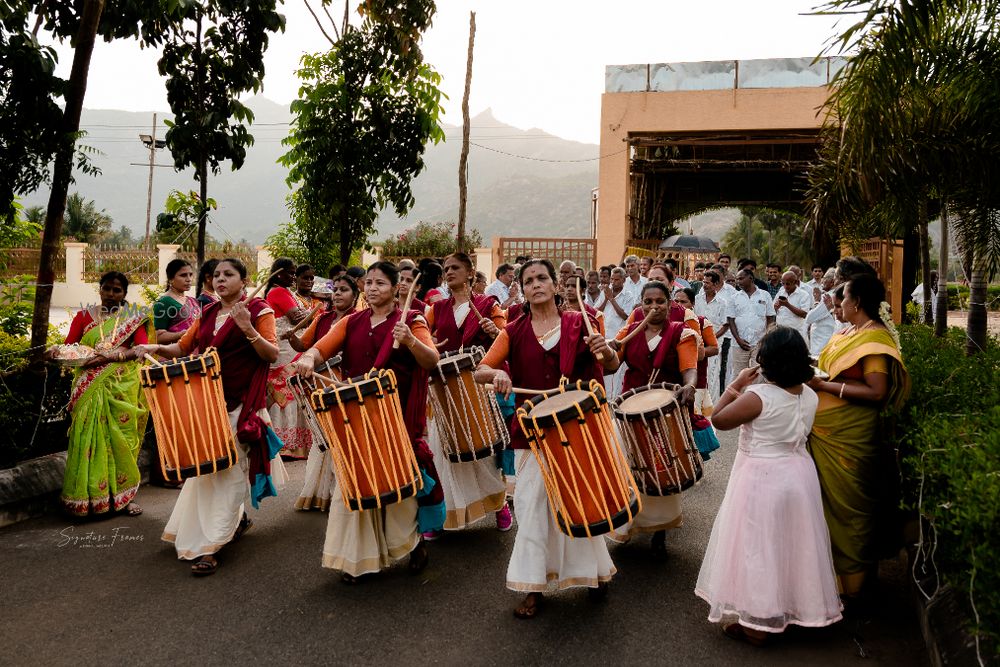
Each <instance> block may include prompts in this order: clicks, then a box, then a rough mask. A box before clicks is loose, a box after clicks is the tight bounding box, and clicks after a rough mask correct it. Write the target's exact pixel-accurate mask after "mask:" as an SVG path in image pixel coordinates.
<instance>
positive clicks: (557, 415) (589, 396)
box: [528, 389, 607, 426]
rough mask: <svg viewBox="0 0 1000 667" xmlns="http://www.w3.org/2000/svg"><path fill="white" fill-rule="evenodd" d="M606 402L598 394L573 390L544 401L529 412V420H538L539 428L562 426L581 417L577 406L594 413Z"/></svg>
mask: <svg viewBox="0 0 1000 667" xmlns="http://www.w3.org/2000/svg"><path fill="white" fill-rule="evenodd" d="M606 402H607V401H606V400H605V398H604V396H603V395H602V394H600V393H598V392H590V391H584V390H582V389H573V390H570V391H564V392H560V393H558V394H555V395H553V396H550V397H549V398H546V399H544V400H542V401H541V402H540V403H538V404H537V405H535V407H533V408H532V409H531V411H530V412H528V418H529V419H535V420H537V421H538V425H539V426H554V425H555V424H556V423H557V422H558V423H560V424H561V423H564V422H567V421H569V420H570V419H576V418H577V417H579V415H580V413H579V411H578V410H577V405H579V406H580V409H581V410H583V411H584V412H585V413H586V412H593V411H594V410H596V409H598V408H600V406H602V405H604V404H605V403H606Z"/></svg>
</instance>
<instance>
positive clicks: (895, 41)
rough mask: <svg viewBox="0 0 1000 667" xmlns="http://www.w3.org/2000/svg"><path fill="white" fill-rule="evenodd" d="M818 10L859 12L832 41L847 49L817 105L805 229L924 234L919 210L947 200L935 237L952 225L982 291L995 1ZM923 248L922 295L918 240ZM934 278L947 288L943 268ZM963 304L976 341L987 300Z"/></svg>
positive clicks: (996, 122) (995, 125)
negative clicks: (820, 140)
mask: <svg viewBox="0 0 1000 667" xmlns="http://www.w3.org/2000/svg"><path fill="white" fill-rule="evenodd" d="M822 11H827V12H836V13H840V14H845V13H846V14H851V13H854V14H858V15H860V17H861V18H860V19H859V21H858V22H857V23H855V24H853V25H851V26H850V27H849V28H848V29H847V30H845V31H844V32H843V33H842V34H841V35H840V36H839V37H838V38H837V39H835V41H834V43H833V44H832V46H833V47H839V48H840V49H842V50H853V51H856V53H855V54H854V55H853V56H852V57H851V60H850V62H849V63H848V65H847V66H846V67H845V68H844V69H843V70H841V72H840V74H839V75H838V77H837V79H836V81H835V85H834V87H833V89H832V92H831V95H830V98H829V100H828V102H827V112H828V114H829V115H828V122H827V125H826V127H825V130H824V138H825V143H824V146H823V148H822V149H821V151H820V159H819V161H818V164H817V165H816V168H815V169H814V170H813V171H812V173H811V174H810V183H811V185H810V199H811V202H812V214H813V219H814V222H815V223H816V228H815V229H814V232H817V233H829V229H826V228H829V227H831V226H832V227H835V228H837V229H838V230H839V231H841V232H842V233H844V232H846V233H847V234H848V235H852V234H858V233H861V232H864V231H866V230H872V229H877V230H879V231H881V232H895V233H898V232H899V231H900V230H902V229H905V228H907V227H910V226H913V225H914V221H915V224H916V226H917V228H918V232H919V234H920V236H921V238H922V239H926V221H927V219H928V218H929V217H930V216H931V215H933V212H934V210H935V209H943V208H944V206H945V204H947V207H948V208H947V210H948V212H953V213H954V214H953V215H949V216H947V217H945V216H942V232H943V234H942V237H943V238H944V239H946V238H947V236H946V234H947V231H948V230H947V226H948V223H949V222H950V223H952V225H953V228H954V231H955V234H956V239H957V240H958V242H959V247H960V251H961V253H962V255H963V256H968V257H971V258H972V264H973V267H974V269H975V267H977V266H978V267H979V268H980V270H979V271H978V272H977V271H975V270H974V271H973V274H974V280H975V281H980V282H982V284H981V285H976V284H974V285H972V288H973V289H974V290H977V291H978V290H981V291H983V293H985V281H986V280H988V279H989V277H991V276H993V275H996V272H997V269H998V268H1000V240H998V239H997V225H996V222H997V221H996V210H997V209H998V208H1000V192H998V190H1000V188H998V187H997V184H998V183H1000V176H998V174H1000V164H998V158H997V156H998V155H1000V25H998V23H997V18H996V17H997V14H998V11H1000V0H873V1H869V0H829V1H828V2H827V4H826V5H825V6H824V8H823V10H822ZM821 230H822V231H821ZM921 257H922V262H921V263H922V264H923V266H924V275H925V280H924V284H925V290H926V291H927V292H929V290H930V282H929V280H928V279H927V274H928V272H929V268H930V267H929V249H928V244H927V243H926V241H925V242H924V243H923V244H922V249H921ZM942 259H943V260H944V262H945V264H946V262H947V257H946V256H945V255H944V253H942ZM939 280H940V281H941V282H939V290H941V291H944V292H945V293H946V289H947V288H946V283H945V282H944V281H946V280H947V266H939ZM927 296H928V298H927V299H925V307H927V305H929V302H930V299H929V294H927ZM972 301H973V304H974V305H973V306H972V307H971V308H970V313H969V336H970V339H972V340H971V341H970V349H975V348H977V347H982V346H984V343H985V328H983V330H982V335H981V336H980V334H979V333H978V323H976V324H975V325H974V320H977V318H983V319H985V299H972ZM945 316H946V313H945V312H944V310H942V311H939V317H945ZM977 336H980V337H979V338H977Z"/></svg>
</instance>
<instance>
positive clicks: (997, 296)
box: [948, 284, 1000, 310]
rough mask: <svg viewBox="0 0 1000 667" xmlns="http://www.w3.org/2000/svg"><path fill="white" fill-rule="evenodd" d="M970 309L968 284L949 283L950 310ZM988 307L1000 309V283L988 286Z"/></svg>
mask: <svg viewBox="0 0 1000 667" xmlns="http://www.w3.org/2000/svg"><path fill="white" fill-rule="evenodd" d="M968 309H969V288H968V286H966V285H952V284H949V285H948V310H968ZM986 309H987V310H1000V285H990V286H989V287H987V288H986Z"/></svg>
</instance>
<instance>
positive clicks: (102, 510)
mask: <svg viewBox="0 0 1000 667" xmlns="http://www.w3.org/2000/svg"><path fill="white" fill-rule="evenodd" d="M100 290H101V291H100V295H101V303H100V305H98V306H91V307H89V308H86V309H84V310H81V311H80V312H78V313H77V314H76V317H74V318H73V322H72V324H71V325H70V328H69V334H68V335H67V336H66V344H67V345H72V344H74V343H81V344H83V345H88V346H90V347H93V348H96V349H97V354H96V355H95V356H94V357H92V358H91V359H90V360H88V361H87V362H86V363H85V364H84V366H83V367H82V368H80V369H78V370H77V371H76V373H75V378H74V381H73V389H72V391H71V392H70V402H69V405H70V411H71V413H72V416H73V422H72V425H71V426H70V429H69V448H68V450H67V454H66V474H65V476H64V478H63V488H62V495H61V500H62V504H63V507H64V508H65V509H66V511H67V512H69V513H70V514H73V515H75V516H87V515H88V514H107V513H108V512H112V511H119V510H122V509H124V508H126V507H128V513H129V514H130V515H137V514H140V513H141V512H142V510H141V509H139V506H138V505H134V504H131V503H132V499H133V498H134V497H135V494H136V491H137V490H138V489H139V467H138V465H136V458H137V457H138V455H139V445H140V444H141V443H142V436H143V433H144V431H145V427H146V418H147V417H148V415H149V412H148V410H147V409H146V402H145V400H144V399H143V397H142V393H141V390H140V387H139V374H138V372H137V371H136V366H137V364H136V359H141V358H142V351H141V346H142V344H143V343H145V342H146V341H147V340H149V339H150V338H152V337H153V329H152V326H151V324H152V323H151V322H149V320H148V319H147V317H146V314H145V312H140V311H139V310H137V311H136V312H134V313H131V314H130V313H128V312H127V311H126V309H125V307H124V306H125V305H126V303H125V295H126V294H127V293H128V278H126V277H125V275H124V274H121V273H119V272H117V271H110V272H108V273H105V274H104V275H103V276H101V280H100Z"/></svg>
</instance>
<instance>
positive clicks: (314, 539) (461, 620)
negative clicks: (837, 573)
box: [0, 434, 927, 667]
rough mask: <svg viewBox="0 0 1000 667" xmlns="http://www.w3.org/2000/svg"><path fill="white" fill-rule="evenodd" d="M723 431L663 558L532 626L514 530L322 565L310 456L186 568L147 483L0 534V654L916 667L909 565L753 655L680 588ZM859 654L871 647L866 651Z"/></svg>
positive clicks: (623, 555)
mask: <svg viewBox="0 0 1000 667" xmlns="http://www.w3.org/2000/svg"><path fill="white" fill-rule="evenodd" d="M734 444H735V441H734V437H733V435H731V434H724V437H723V450H721V451H722V454H721V455H720V456H717V457H714V458H713V459H712V461H711V462H709V464H708V466H707V468H708V469H707V473H706V476H705V479H704V480H703V481H702V483H701V484H700V485H699V486H697V487H696V488H694V489H692V490H691V491H688V492H687V493H686V494H685V525H684V527H683V528H682V529H681V530H679V531H676V532H674V533H672V534H671V536H670V539H669V541H668V550H669V557H668V559H667V560H666V561H664V562H655V561H653V560H651V558H650V554H649V550H648V541H647V539H642V540H640V541H639V542H637V543H632V544H628V545H624V546H621V547H617V548H615V549H614V550H613V552H612V553H613V557H614V560H615V563H616V564H617V566H618V569H619V574H618V576H617V577H616V578H615V580H614V582H613V583H612V587H611V595H610V597H609V599H608V600H607V602H606V603H604V604H602V605H593V604H591V603H590V602H588V601H587V599H586V595H585V594H584V592H583V591H582V590H577V591H569V592H566V593H561V594H558V595H556V596H554V597H552V598H551V599H550V601H549V604H548V605H547V606H546V608H545V610H544V612H543V614H542V615H541V616H540V617H539V618H537V619H535V620H534V621H531V622H524V621H518V620H515V619H514V618H513V617H512V615H511V608H512V606H513V605H514V603H515V602H516V601H517V599H518V596H516V595H515V594H513V593H511V592H509V591H506V590H505V589H504V587H503V582H504V573H505V570H506V565H507V558H508V556H509V554H510V549H511V545H512V544H513V536H514V533H513V532H511V533H507V534H500V533H498V532H496V530H495V528H494V526H493V524H492V520H488V521H489V524H488V525H486V524H483V525H481V526H480V527H478V528H477V529H475V530H470V531H467V532H463V533H455V534H450V535H448V536H447V537H446V538H444V539H442V540H440V541H438V542H435V543H433V544H432V545H431V565H430V567H429V568H428V569H427V570H426V571H425V572H424V573H423V574H422V575H421V576H419V577H411V576H409V575H408V574H407V573H406V572H405V570H404V569H403V568H396V569H394V570H392V571H390V572H389V573H385V574H382V575H380V576H379V577H378V578H376V579H374V580H372V581H370V582H368V583H364V584H361V585H358V586H345V585H343V584H341V583H340V581H339V578H338V577H337V576H336V574H334V573H332V572H330V571H329V570H323V569H322V568H320V566H319V561H320V549H321V547H322V543H323V535H324V530H325V527H326V516H325V515H322V514H318V513H299V512H294V511H293V510H292V509H291V508H292V503H293V500H294V496H295V495H296V494H297V492H298V483H299V482H300V480H301V478H302V474H303V469H304V467H305V465H304V464H303V463H295V464H292V465H290V466H289V471H290V473H291V475H292V481H291V482H290V483H289V487H288V489H286V492H285V493H284V494H283V495H282V496H281V497H280V498H277V499H270V500H268V501H265V503H264V507H263V509H262V511H261V512H259V513H257V514H256V515H255V520H256V525H255V526H254V529H253V530H252V531H251V532H250V533H248V534H247V536H246V537H245V538H244V539H243V540H242V541H241V542H240V543H239V544H238V545H235V546H233V547H231V548H230V549H229V550H227V551H224V552H223V553H222V555H221V558H220V560H221V563H222V566H221V567H220V569H219V572H218V573H217V574H216V575H215V576H213V577H208V578H206V579H195V578H194V577H192V576H191V575H190V574H189V573H188V569H187V566H186V565H185V564H183V563H180V562H178V561H177V560H175V557H174V552H173V549H172V547H171V546H170V545H168V544H166V543H164V542H161V541H160V539H159V537H160V533H161V531H162V529H163V526H164V524H165V522H166V520H167V516H168V515H169V513H170V509H171V507H172V506H173V502H174V498H175V497H176V493H177V492H176V491H170V490H166V489H159V488H147V487H144V488H143V489H142V490H141V491H140V495H139V502H140V503H141V504H142V505H143V507H144V508H145V510H146V511H145V513H144V514H143V515H142V516H141V517H138V518H134V519H132V518H126V517H116V518H112V519H109V520H106V521H101V522H96V523H86V524H71V523H68V522H67V521H66V520H64V519H62V518H61V517H59V516H50V517H45V518H42V519H38V520H34V521H29V522H25V523H22V524H19V525H17V526H12V527H10V528H7V529H3V530H0V562H2V563H3V567H2V568H0V590H2V591H3V594H4V595H3V604H2V607H0V608H2V612H0V646H4V647H5V650H4V658H3V659H0V663H3V664H16V665H22V664H23V665H33V664H37V665H43V664H44V665H62V664H73V665H98V664H99V665H118V664H123V665H124V664H129V665H131V664H172V665H196V664H197V665H204V664H220V663H235V662H237V661H240V662H246V663H248V664H249V663H250V662H253V663H256V664H284V663H293V664H307V665H312V664H316V665H319V664H350V665H355V664H361V665H376V664H378V665H384V664H392V665H417V664H423V663H434V664H445V665H453V664H462V665H466V664H476V665H479V664H483V665H519V664H543V663H544V664H584V665H592V664H607V663H609V662H618V663H623V664H636V663H642V664H651V665H673V664H684V665H733V664H739V665H740V666H741V667H750V666H752V665H769V666H770V665H806V664H808V665H855V666H856V665H859V664H872V665H894V666H895V665H924V664H926V662H927V661H926V657H925V656H924V651H923V642H922V640H921V638H920V633H919V630H918V628H917V622H916V618H915V615H914V613H913V612H912V610H911V608H910V606H909V605H908V602H907V600H908V598H907V592H906V585H905V576H904V574H903V572H902V568H901V566H900V565H898V564H892V563H890V564H888V566H887V567H884V568H883V569H884V572H883V579H884V584H883V588H884V590H883V595H881V596H880V597H881V602H880V605H881V607H880V608H879V609H878V611H877V613H876V614H875V615H874V617H873V619H871V620H869V621H867V622H865V623H863V624H858V623H855V622H850V623H848V622H845V623H841V624H840V625H838V626H836V627H833V628H828V629H823V630H808V631H807V630H797V631H796V630H792V631H790V632H789V633H787V636H785V637H783V638H782V640H781V641H780V642H778V643H777V644H775V645H773V646H770V647H767V648H764V649H754V648H752V647H749V646H746V645H743V644H740V643H737V642H734V641H732V640H730V639H728V638H726V637H724V636H723V635H722V633H721V632H720V631H719V629H718V627H717V626H714V625H712V624H710V623H708V622H707V621H706V620H705V615H706V613H707V608H706V605H705V604H704V603H703V602H702V601H701V600H700V599H698V598H696V597H695V595H694V593H693V592H692V588H693V586H694V582H695V579H696V578H697V574H698V567H699V565H700V563H701V556H702V554H703V552H704V549H705V545H706V543H707V541H708V535H709V532H710V530H711V522H712V519H713V517H714V515H715V512H716V510H717V508H718V506H719V503H720V502H721V500H722V496H723V493H724V490H725V484H726V480H727V478H728V474H729V468H730V465H731V464H732V458H733V453H734V450H735V447H734ZM862 650H863V652H864V654H865V655H866V656H867V657H868V659H867V660H862V659H861V655H860V652H861V651H862Z"/></svg>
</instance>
